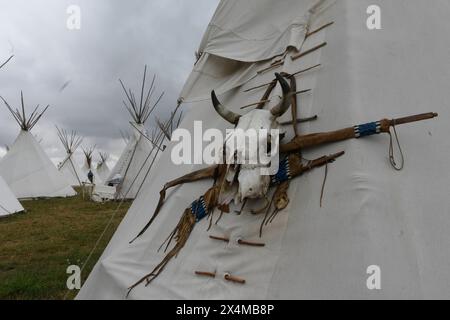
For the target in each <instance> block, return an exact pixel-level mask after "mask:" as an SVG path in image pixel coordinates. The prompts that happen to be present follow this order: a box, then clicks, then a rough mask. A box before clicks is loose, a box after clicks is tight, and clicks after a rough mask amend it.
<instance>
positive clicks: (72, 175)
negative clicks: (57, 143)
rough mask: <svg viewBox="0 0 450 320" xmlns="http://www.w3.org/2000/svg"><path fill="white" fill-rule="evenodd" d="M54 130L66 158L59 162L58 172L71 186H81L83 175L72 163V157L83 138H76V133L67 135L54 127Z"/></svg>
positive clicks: (64, 131) (74, 163) (62, 130)
mask: <svg viewBox="0 0 450 320" xmlns="http://www.w3.org/2000/svg"><path fill="white" fill-rule="evenodd" d="M56 130H58V136H59V139H60V140H61V143H62V144H63V146H64V149H65V150H66V158H65V159H64V160H63V162H61V164H60V165H59V167H58V170H59V172H61V173H62V174H63V175H64V176H65V177H66V179H67V180H68V181H69V182H70V184H71V185H72V186H81V185H82V182H83V173H82V172H81V169H80V168H79V167H78V165H77V164H76V162H75V161H74V158H73V155H74V153H75V151H76V150H77V149H78V147H79V146H80V144H81V143H82V142H83V138H81V137H80V136H78V135H77V132H76V131H72V132H70V133H69V132H67V131H66V130H64V129H59V128H58V127H56Z"/></svg>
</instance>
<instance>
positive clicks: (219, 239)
mask: <svg viewBox="0 0 450 320" xmlns="http://www.w3.org/2000/svg"><path fill="white" fill-rule="evenodd" d="M209 238H210V239H213V240H218V241H223V242H227V243H228V242H230V239H229V238H225V237H217V236H211V235H210V236H209ZM236 243H238V244H240V245H243V246H251V247H264V246H265V245H266V244H265V243H262V242H251V241H245V240H242V239H241V238H238V239H236Z"/></svg>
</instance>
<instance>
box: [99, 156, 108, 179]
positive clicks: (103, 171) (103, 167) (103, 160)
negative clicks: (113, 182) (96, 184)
mask: <svg viewBox="0 0 450 320" xmlns="http://www.w3.org/2000/svg"><path fill="white" fill-rule="evenodd" d="M98 154H99V156H100V161H99V163H98V164H97V174H98V176H99V177H100V179H102V181H106V179H108V177H109V175H110V173H111V169H110V168H109V167H108V163H107V161H108V159H109V154H108V153H106V152H99V153H98Z"/></svg>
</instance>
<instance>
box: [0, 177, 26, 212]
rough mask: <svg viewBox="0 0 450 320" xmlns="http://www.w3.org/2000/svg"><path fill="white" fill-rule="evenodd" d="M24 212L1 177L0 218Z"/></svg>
mask: <svg viewBox="0 0 450 320" xmlns="http://www.w3.org/2000/svg"><path fill="white" fill-rule="evenodd" d="M21 211H24V209H23V207H22V205H21V204H20V202H19V201H17V199H16V197H15V196H14V194H13V193H12V191H11V189H9V186H8V185H7V184H6V182H5V180H3V178H2V177H1V176H0V218H1V217H5V216H8V215H11V214H14V213H17V212H21Z"/></svg>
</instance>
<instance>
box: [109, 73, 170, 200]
mask: <svg viewBox="0 0 450 320" xmlns="http://www.w3.org/2000/svg"><path fill="white" fill-rule="evenodd" d="M146 74H147V66H146V67H145V69H144V77H143V80H142V89H141V94H140V100H138V101H136V99H135V96H134V94H133V93H131V91H127V89H126V88H125V85H124V84H123V82H122V81H120V83H121V86H122V88H123V90H124V92H125V95H126V97H127V101H128V104H125V107H126V109H127V110H128V112H129V113H130V115H131V117H132V119H133V121H132V122H131V126H132V131H133V133H132V135H131V137H130V139H129V140H128V144H127V145H126V147H125V150H124V151H123V152H122V155H121V156H120V158H119V161H117V163H116V165H115V166H114V168H113V169H112V170H111V172H110V175H109V177H108V178H107V179H106V181H105V184H110V183H111V182H115V183H117V187H116V189H117V191H116V199H134V198H135V197H136V195H137V194H138V191H139V190H140V189H141V187H142V184H143V182H144V180H145V178H146V177H147V175H148V171H149V169H150V167H151V165H152V157H151V155H152V152H154V151H155V149H156V148H158V146H156V147H155V145H157V141H153V142H152V141H151V137H149V136H148V133H147V130H146V129H145V123H146V121H147V120H148V118H149V117H150V115H151V113H152V112H153V110H155V108H156V106H157V105H158V103H159V102H160V101H161V98H162V97H163V94H164V93H161V94H160V96H159V97H158V99H156V101H155V102H152V95H153V93H154V91H155V88H156V86H155V79H156V77H155V76H154V77H153V79H152V82H151V85H150V87H149V88H148V90H146V88H145V86H146ZM144 94H145V95H144Z"/></svg>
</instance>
